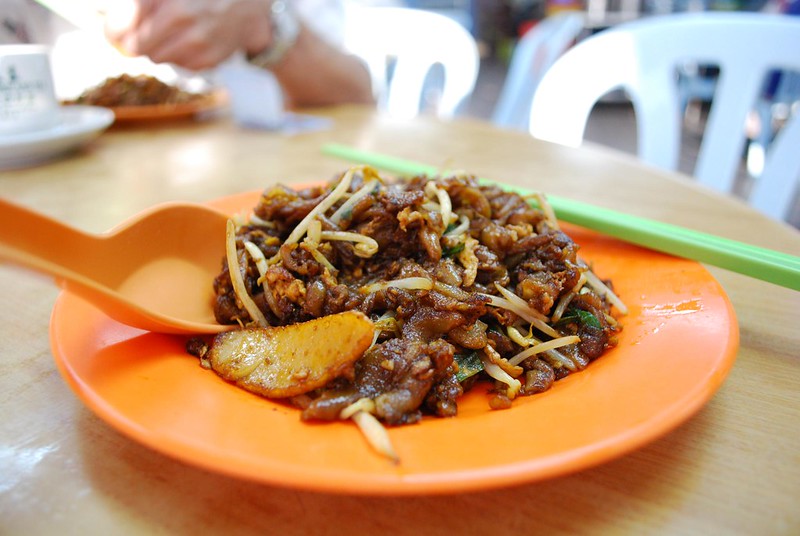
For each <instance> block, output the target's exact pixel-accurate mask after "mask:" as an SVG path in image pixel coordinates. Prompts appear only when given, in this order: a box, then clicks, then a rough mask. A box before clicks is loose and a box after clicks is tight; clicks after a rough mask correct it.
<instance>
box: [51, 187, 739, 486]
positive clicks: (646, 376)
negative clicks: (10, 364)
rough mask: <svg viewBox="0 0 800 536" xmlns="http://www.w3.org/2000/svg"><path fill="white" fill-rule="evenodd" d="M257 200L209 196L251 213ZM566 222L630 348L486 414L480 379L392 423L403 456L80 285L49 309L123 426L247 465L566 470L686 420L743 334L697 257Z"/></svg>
mask: <svg viewBox="0 0 800 536" xmlns="http://www.w3.org/2000/svg"><path fill="white" fill-rule="evenodd" d="M257 196H258V193H257V192H253V193H248V194H242V195H238V196H233V197H229V198H226V199H223V200H219V201H217V202H216V203H214V204H215V205H216V206H219V207H221V208H223V209H225V210H229V211H231V213H233V212H236V211H246V210H249V209H250V208H252V207H253V206H254V205H255V203H256V199H257ZM565 227H566V226H565ZM566 231H567V232H568V233H570V234H571V236H573V238H574V239H575V240H576V241H577V242H578V243H579V244H581V252H582V255H583V257H584V258H585V259H587V260H589V261H591V262H593V263H594V266H595V268H596V270H597V272H598V274H600V275H601V277H604V278H612V279H613V280H614V284H615V286H616V289H617V291H618V293H619V294H620V296H621V297H622V299H623V300H624V301H625V302H626V304H627V305H628V307H629V308H630V314H629V315H628V316H627V317H625V318H624V319H623V322H624V325H625V328H624V330H623V332H622V333H621V335H620V341H619V346H618V347H617V348H615V349H613V350H611V351H610V352H608V353H607V354H606V355H604V356H603V357H601V358H600V359H599V360H597V361H595V362H594V363H592V364H591V365H590V366H589V367H588V368H587V369H586V370H584V371H582V372H580V373H578V374H575V375H572V376H569V377H567V378H565V379H564V380H562V381H560V382H557V383H556V385H555V386H554V387H553V388H552V389H551V390H549V391H547V392H545V393H543V394H540V395H536V396H531V397H525V398H521V399H519V400H517V401H516V402H515V403H514V405H513V407H512V408H511V409H509V410H501V411H492V410H490V409H489V407H488V404H487V396H486V393H485V389H478V390H475V391H472V392H470V393H468V394H466V395H465V396H464V397H463V398H462V399H461V400H460V402H459V415H458V416H457V417H455V418H452V419H437V418H426V419H424V420H423V422H422V423H420V424H418V425H411V426H405V427H399V428H392V429H390V430H389V434H390V437H391V440H392V442H393V443H394V446H395V448H396V450H397V452H398V454H399V456H400V458H401V461H400V463H399V464H396V465H395V464H393V463H391V462H390V461H388V460H387V459H385V458H383V457H381V456H379V455H377V454H375V453H374V452H373V451H372V450H370V447H369V446H368V445H367V443H366V442H365V440H364V438H363V437H362V436H361V434H360V432H359V431H358V429H357V428H356V427H355V425H354V424H352V423H350V422H335V423H324V424H308V423H303V422H301V421H300V415H299V412H298V411H297V410H295V409H292V408H290V407H287V406H286V405H284V404H282V403H280V402H276V401H271V400H267V399H263V398H259V397H257V396H255V395H252V394H249V393H247V392H245V391H243V390H241V389H239V388H236V387H234V386H231V385H229V384H227V383H226V382H224V381H223V380H221V379H220V378H218V377H217V376H216V375H215V374H214V373H213V372H211V371H208V370H206V369H203V368H201V367H200V366H199V365H198V362H197V360H196V359H195V358H194V357H192V356H190V355H189V354H187V353H186V352H185V351H184V344H185V341H186V338H184V337H179V336H166V335H158V334H153V333H145V332H141V331H137V330H134V329H132V328H128V327H126V326H123V325H120V324H118V323H116V322H114V321H112V320H111V319H109V318H108V317H106V316H105V315H103V314H102V313H101V312H99V311H98V310H97V309H95V308H93V307H92V306H91V305H89V304H88V303H86V302H84V301H82V300H81V299H79V298H78V297H76V296H74V295H71V294H69V293H62V294H61V295H60V296H59V298H58V301H57V302H56V305H55V308H54V311H53V316H52V322H51V343H52V348H53V353H54V355H55V360H56V363H57V364H58V367H59V369H60V370H61V373H62V374H63V376H64V377H65V378H66V379H67V381H68V382H69V384H70V385H71V386H72V388H73V389H74V390H75V392H76V393H77V394H78V396H79V397H80V398H81V399H82V400H83V401H84V402H85V403H86V405H87V406H89V408H91V409H92V410H93V411H94V412H95V413H96V414H97V415H98V416H100V418H102V419H104V420H105V421H106V422H108V423H109V424H111V425H112V426H113V427H115V428H117V429H118V430H120V431H121V432H123V433H124V434H127V435H128V436H129V437H131V438H133V439H134V440H136V441H139V442H141V443H143V444H145V445H148V446H149V447H151V448H153V449H155V450H157V451H160V452H162V453H164V454H167V455H169V456H172V457H174V458H177V459H179V460H183V461H185V462H189V463H192V464H195V465H198V466H201V467H204V468H206V469H210V470H212V471H217V472H220V473H225V474H228V475H232V476H236V477H241V478H246V479H251V480H257V481H261V482H265V483H270V484H279V485H285V486H291V487H297V488H306V489H313V490H318V491H326V492H343V493H365V494H366V493H369V494H383V495H400V494H427V493H447V492H463V491H467V490H477V489H489V488H493V487H498V486H507V485H512V484H517V483H521V482H529V481H533V480H538V479H544V478H548V477H553V476H557V475H563V474H566V473H570V472H574V471H577V470H580V469H584V468H587V467H590V466H593V465H596V464H599V463H601V462H604V461H607V460H610V459H612V458H615V457H618V456H620V455H622V454H625V453H627V452H630V451H632V450H634V449H636V448H638V447H641V446H642V445H644V444H646V443H647V442H649V441H652V440H653V439H655V438H657V437H658V436H661V435H663V434H665V433H666V432H668V431H670V430H671V429H673V428H674V427H676V426H677V425H679V424H680V423H682V422H683V421H685V420H686V419H688V418H689V417H690V416H691V415H693V414H694V413H695V412H696V411H697V410H698V409H700V407H701V406H703V404H704V403H706V402H707V401H708V400H709V399H710V398H711V396H712V395H713V394H714V392H715V391H716V390H717V389H718V388H719V386H720V385H721V384H722V382H723V380H724V378H725V376H726V375H727V372H728V371H729V370H730V368H731V366H732V365H733V362H734V358H735V355H736V351H737V348H738V339H739V333H738V326H737V323H736V319H735V316H734V311H733V308H732V306H731V304H730V302H729V301H728V299H727V297H726V295H725V293H724V291H723V289H722V288H721V287H720V285H719V284H718V283H717V282H716V281H715V280H714V278H713V277H712V276H711V275H710V274H709V273H708V271H706V270H705V268H703V267H702V266H701V265H699V264H697V263H696V262H691V261H687V260H683V259H679V258H675V257H670V256H667V255H662V254H660V253H656V252H653V251H649V250H646V249H642V248H639V247H635V246H632V245H628V244H625V243H623V242H620V241H618V240H615V239H612V238H608V237H605V236H603V235H600V234H597V233H594V232H590V231H586V230H583V229H580V228H577V227H572V226H570V227H567V228H566ZM209 284H210V282H209ZM331 343H332V344H335V341H331Z"/></svg>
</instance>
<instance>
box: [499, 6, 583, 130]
mask: <svg viewBox="0 0 800 536" xmlns="http://www.w3.org/2000/svg"><path fill="white" fill-rule="evenodd" d="M583 28H584V16H583V15H582V14H580V13H578V12H563V13H559V14H556V15H553V16H551V17H547V18H545V19H543V20H542V21H541V22H539V23H538V24H537V25H536V26H534V27H533V28H532V29H530V30H529V31H528V32H527V33H526V34H525V35H523V36H522V38H521V39H520V40H519V42H518V43H517V45H516V47H515V48H514V54H513V55H512V56H511V63H510V64H509V66H508V74H507V75H506V80H505V82H504V83H503V88H502V90H501V92H500V95H499V97H498V99H497V104H496V105H495V108H494V111H493V113H492V122H493V123H494V124H495V125H497V126H501V127H506V128H513V129H518V130H528V118H529V116H530V109H531V99H532V98H533V94H534V92H535V91H536V87H537V86H538V85H539V81H540V80H541V79H542V76H543V75H544V73H545V72H546V71H547V70H548V69H549V68H550V66H551V65H552V64H553V62H554V61H556V59H557V58H558V57H559V56H561V54H563V53H564V51H565V50H566V49H567V48H569V46H570V45H571V44H572V43H573V42H574V41H575V39H576V38H577V37H578V35H579V34H580V33H581V32H582V31H583Z"/></svg>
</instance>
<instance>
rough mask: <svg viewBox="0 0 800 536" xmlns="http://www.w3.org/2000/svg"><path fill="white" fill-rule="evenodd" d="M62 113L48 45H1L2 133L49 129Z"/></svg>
mask: <svg viewBox="0 0 800 536" xmlns="http://www.w3.org/2000/svg"><path fill="white" fill-rule="evenodd" d="M59 114H60V112H59V102H58V99H56V95H55V89H54V87H53V74H52V70H51V68H50V56H49V53H48V49H47V47H45V46H42V45H0V135H9V134H16V133H23V132H32V131H37V130H45V129H47V128H50V127H52V126H53V125H55V124H56V123H57V122H58V120H59V117H60V115H59Z"/></svg>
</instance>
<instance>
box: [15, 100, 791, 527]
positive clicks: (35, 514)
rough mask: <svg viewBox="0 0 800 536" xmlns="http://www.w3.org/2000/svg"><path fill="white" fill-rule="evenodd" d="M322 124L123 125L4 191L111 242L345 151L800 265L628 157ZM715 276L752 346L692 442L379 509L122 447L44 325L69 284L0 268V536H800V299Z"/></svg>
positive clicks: (693, 190)
mask: <svg viewBox="0 0 800 536" xmlns="http://www.w3.org/2000/svg"><path fill="white" fill-rule="evenodd" d="M320 113H324V114H325V115H327V116H329V117H330V118H331V119H332V121H333V124H332V126H331V128H330V129H327V130H324V131H319V132H314V133H306V134H300V135H295V136H288V135H283V134H277V133H270V132H264V131H255V130H244V129H240V128H238V127H237V126H235V125H233V124H231V123H230V122H228V121H227V120H224V119H222V120H217V121H210V122H207V123H178V124H171V125H148V126H140V127H127V128H120V127H115V128H112V129H111V130H110V131H108V132H106V133H105V134H103V135H102V136H101V137H100V138H99V139H98V140H97V141H96V142H94V143H93V144H92V145H91V146H90V147H88V148H87V149H86V150H84V151H82V152H80V153H79V154H76V155H73V156H71V157H69V158H66V159H62V160H59V161H57V162H53V163H51V164H48V165H43V166H40V167H35V168H30V169H25V170H17V171H5V172H0V192H2V195H3V196H4V197H6V198H8V199H10V200H12V201H15V202H17V203H21V204H25V205H29V206H31V207H35V208H36V209H38V210H39V211H41V212H44V213H46V214H49V215H52V216H55V217H58V218H61V219H63V220H64V221H67V222H69V223H71V224H72V225H75V226H77V227H80V228H83V229H85V230H87V231H92V232H101V231H104V230H106V229H108V228H110V227H112V226H113V225H115V224H117V223H118V222H120V221H121V220H123V219H125V218H127V217H129V216H131V215H133V214H134V213H136V212H138V211H140V210H142V209H144V208H146V207H148V206H150V205H152V204H154V203H158V202H162V201H168V200H196V201H204V200H209V199H212V198H216V197H220V196H223V195H225V194H230V193H235V192H240V191H244V190H253V189H261V188H263V187H265V186H266V185H268V184H270V183H271V182H273V181H276V180H282V181H287V182H300V181H314V180H320V179H327V178H329V177H331V176H332V175H333V174H334V173H335V172H337V171H338V170H341V169H344V167H346V164H344V163H343V162H341V161H338V160H334V159H331V158H327V157H323V156H321V155H320V153H319V147H320V145H321V144H322V143H324V142H329V141H335V142H340V143H347V144H352V145H355V146H358V147H360V148H362V149H370V150H376V151H380V152H385V153H388V154H393V155H396V156H400V157H405V158H409V159H414V160H418V161H421V162H426V163H429V164H434V165H447V166H453V167H460V168H463V169H467V170H469V171H472V172H475V173H476V174H479V175H480V176H485V177H490V178H494V179H497V180H502V181H505V182H509V183H514V184H521V185H528V186H532V185H533V186H535V187H538V188H540V189H542V190H544V191H545V192H549V193H552V194H556V195H562V196H571V197H573V198H575V199H578V200H582V201H587V202H594V203H597V204H599V205H603V206H606V207H609V208H613V209H617V210H624V211H628V212H630V213H633V214H637V215H641V216H647V217H653V218H657V219H662V220H664V221H668V222H672V223H677V224H682V225H686V226H689V227H693V228H696V229H700V230H703V231H707V232H712V233H718V234H721V235H725V236H728V237H730V238H734V239H739V240H744V241H748V242H752V243H754V244H759V245H762V246H766V247H771V248H775V249H779V250H783V251H786V252H789V253H793V254H795V255H797V254H800V233H798V232H797V231H796V230H795V229H793V228H790V227H788V226H785V225H783V224H780V223H777V222H773V221H770V220H768V219H766V218H765V217H762V216H760V215H759V214H756V213H755V212H753V211H751V210H749V209H748V208H746V207H745V206H744V205H742V204H740V203H739V202H736V201H732V200H729V199H726V198H722V197H720V196H718V195H715V194H712V193H709V192H706V191H704V190H702V189H700V188H698V187H696V186H695V185H693V184H692V183H691V182H690V181H689V180H688V179H686V178H685V177H682V176H678V175H671V174H666V173H662V172H659V171H654V170H649V169H645V168H643V167H641V166H639V165H637V164H636V163H635V162H634V161H633V160H632V159H630V158H628V157H626V156H623V155H618V154H616V153H609V152H607V151H605V150H602V149H599V148H591V147H590V148H585V149H582V150H579V151H574V150H569V149H565V148H559V147H554V146H550V145H546V144H542V143H539V142H536V141H534V140H532V139H531V138H529V137H528V136H526V135H523V134H517V133H511V132H503V131H498V130H495V129H493V128H491V127H490V126H487V125H486V124H483V123H480V122H474V121H457V122H454V123H451V124H447V123H439V122H436V121H433V120H416V121H409V122H399V121H395V120H391V119H388V118H385V117H380V116H376V115H373V114H372V113H371V111H369V110H365V109H360V108H343V109H337V110H326V111H321V112H320ZM586 175H591V176H593V177H594V180H585V176H586ZM711 271H712V273H713V275H714V276H715V277H716V278H718V280H719V281H720V282H721V283H722V285H723V286H724V288H725V290H726V291H727V293H728V295H729V296H730V299H731V300H732V302H733V304H734V306H735V309H736V314H737V316H738V319H739V323H740V329H741V349H740V351H739V354H738V358H737V361H736V364H735V366H734V368H733V370H732V372H731V373H730V375H729V377H728V379H727V381H726V383H725V384H724V385H723V387H722V389H721V390H720V391H719V392H718V393H717V394H716V396H715V397H714V398H713V399H712V400H711V402H710V403H709V404H707V405H706V406H705V407H704V408H703V409H702V410H701V411H700V412H699V413H698V414H697V415H696V416H694V417H693V418H692V419H690V420H689V421H688V422H686V423H685V424H683V425H682V426H680V427H679V428H678V429H677V430H675V431H673V432H671V433H669V434H668V435H666V436H664V437H662V438H660V439H658V440H656V441H655V442H653V443H651V444H649V445H648V446H646V447H644V448H642V449H640V450H638V451H635V452H633V453H631V454H629V455H626V456H624V457H622V458H619V459H617V460H614V461H612V462H610V463H606V464H603V465H601V466H598V467H595V468H592V469H589V470H585V471H583V472H580V473H578V474H573V475H571V476H566V477H562V478H557V479H553V480H548V481H544V482H538V483H532V484H529V485H523V486H517V487H514V488H510V489H500V490H493V491H486V492H476V493H468V494H461V495H455V496H452V495H446V496H433V497H403V498H392V497H379V498H372V497H364V496H359V497H353V496H339V495H326V494H319V493H312V492H305V491H296V490H291V489H285V488H280V487H270V486H267V485H260V484H256V483H252V482H245V481H239V480H235V479H231V478H227V477H224V476H220V475H217V474H211V473H209V472H206V471H203V470H201V469H197V468H195V467H191V466H187V465H184V464H182V463H180V462H176V461H173V460H172V459H169V458H167V457H165V456H163V455H161V454H159V453H157V452H154V451H151V450H149V449H148V448H145V447H143V446H141V445H139V444H137V443H135V442H133V441H131V440H129V439H128V438H127V437H124V436H122V435H121V434H119V433H117V432H116V431H115V430H114V429H112V428H111V427H109V426H108V425H106V424H105V423H104V422H103V421H101V420H100V419H98V418H97V417H95V416H94V414H93V413H91V412H90V411H89V410H87V409H85V408H84V406H83V405H82V404H81V403H80V402H79V401H78V399H77V398H76V397H75V395H74V394H73V393H72V391H71V390H70V388H69V387H68V386H67V384H66V383H65V382H64V380H63V379H62V378H61V376H60V375H59V373H58V372H57V370H56V367H55V366H54V364H53V359H52V356H51V351H50V346H49V341H48V323H49V314H50V310H51V308H52V305H53V302H54V300H55V298H56V296H57V294H58V290H57V288H56V287H55V286H54V285H53V284H52V283H51V282H50V281H49V280H47V279H45V278H43V277H40V276H37V275H33V274H30V273H29V272H25V271H21V270H19V269H17V268H13V267H10V266H7V265H2V266H0V288H2V308H0V325H2V337H0V354H2V360H0V397H1V399H2V402H1V403H0V414H2V419H0V533H3V534H19V535H22V534H59V535H65V534H115V535H123V534H148V535H150V534H161V533H181V534H216V533H219V534H248V533H259V534H283V535H286V534H339V533H346V534H351V535H355V534H415V535H417V534H426V535H429V534H530V533H533V532H544V533H595V534H596V533H603V534H607V533H626V534H653V533H669V534H735V533H739V534H798V533H800V508H798V503H797V501H798V498H800V329H798V325H800V324H799V323H798V319H797V316H798V313H800V293H798V292H795V291H791V290H787V289H783V288H780V287H777V286H774V285H771V284H768V283H764V282H761V281H757V280H754V279H749V278H747V277H744V276H740V275H738V274H734V273H730V272H726V271H724V270H719V269H714V268H711Z"/></svg>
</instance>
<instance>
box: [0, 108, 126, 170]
mask: <svg viewBox="0 0 800 536" xmlns="http://www.w3.org/2000/svg"><path fill="white" fill-rule="evenodd" d="M60 111H61V119H60V120H59V122H58V123H57V124H56V125H54V126H52V127H50V128H48V129H44V130H37V131H35V132H23V133H20V134H4V135H0V169H11V168H20V167H27V166H32V165H35V164H41V163H44V162H47V161H49V160H52V159H54V158H57V157H59V156H62V155H64V154H66V153H68V152H69V151H72V150H74V149H77V148H78V147H80V146H82V145H83V144H85V143H87V142H89V141H91V140H92V139H94V138H95V137H97V136H98V135H100V133H101V132H103V131H104V130H105V129H106V128H108V127H109V126H110V125H111V123H113V122H114V112H112V111H111V110H109V109H107V108H101V107H98V106H64V107H62V108H61V110H60Z"/></svg>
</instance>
